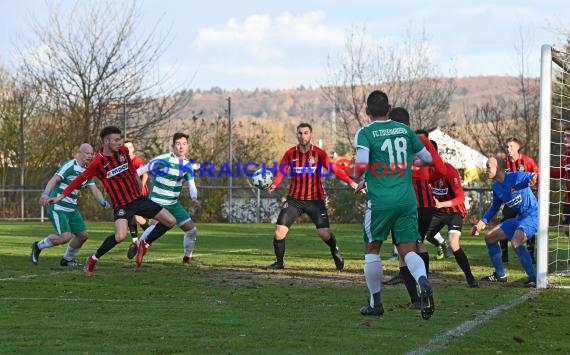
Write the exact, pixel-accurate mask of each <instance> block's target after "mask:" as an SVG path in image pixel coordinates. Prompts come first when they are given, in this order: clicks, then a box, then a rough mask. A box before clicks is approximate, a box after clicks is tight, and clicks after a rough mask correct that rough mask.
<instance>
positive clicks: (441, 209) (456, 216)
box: [426, 140, 479, 287]
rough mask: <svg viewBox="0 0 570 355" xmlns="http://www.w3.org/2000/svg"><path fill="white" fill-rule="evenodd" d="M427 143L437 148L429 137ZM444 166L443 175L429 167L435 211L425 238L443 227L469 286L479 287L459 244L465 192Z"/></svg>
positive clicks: (451, 170)
mask: <svg viewBox="0 0 570 355" xmlns="http://www.w3.org/2000/svg"><path fill="white" fill-rule="evenodd" d="M430 142H431V143H432V145H433V146H434V148H435V149H436V150H437V143H436V142H434V141H433V140H430ZM445 166H446V168H447V169H446V170H447V172H446V173H445V175H442V174H439V173H437V172H435V170H432V171H433V173H432V174H430V185H431V190H432V193H433V199H434V202H435V207H436V209H437V210H436V211H435V213H434V214H433V217H432V219H431V223H430V225H429V227H428V230H427V232H426V238H427V237H433V236H434V235H435V234H437V233H438V232H439V231H440V230H441V229H442V228H443V226H447V238H448V240H449V246H450V247H451V250H452V251H453V256H455V261H456V262H457V265H459V267H460V268H461V270H463V273H464V274H465V278H466V279H467V284H468V285H469V287H479V284H478V283H477V281H476V280H475V277H473V273H472V272H471V266H470V265H469V260H468V259H467V255H465V252H464V251H463V249H461V246H460V245H459V238H460V237H461V229H462V227H463V218H465V216H466V215H467V210H466V209H465V193H464V192H463V186H462V185H461V178H460V177H459V173H458V172H457V169H455V168H454V167H453V166H452V165H451V164H449V163H445Z"/></svg>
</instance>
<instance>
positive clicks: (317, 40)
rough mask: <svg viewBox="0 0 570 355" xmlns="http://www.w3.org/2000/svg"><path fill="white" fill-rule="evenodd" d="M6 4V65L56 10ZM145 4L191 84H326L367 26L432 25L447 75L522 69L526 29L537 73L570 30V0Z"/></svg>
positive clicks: (437, 57) (391, 34) (0, 54)
mask: <svg viewBox="0 0 570 355" xmlns="http://www.w3.org/2000/svg"><path fill="white" fill-rule="evenodd" d="M81 1H87V0H81ZM91 1H96V0H91ZM97 1H98V0H97ZM116 1H120V0H116ZM0 3H1V11H0V64H2V65H7V66H9V65H10V64H11V63H12V62H13V53H14V48H15V47H14V43H15V42H19V41H20V39H21V38H26V36H27V37H29V36H30V31H29V19H30V16H31V15H33V16H34V17H35V18H37V19H39V20H40V21H45V19H46V14H47V11H46V4H45V1H44V0H19V1H18V0H16V1H12V0H0ZM72 3H73V2H72V1H65V2H64V4H65V5H68V4H72ZM140 4H141V10H142V14H143V17H142V18H141V21H142V23H143V24H144V25H145V26H147V28H148V27H150V26H152V25H154V24H155V23H156V22H157V21H158V20H160V25H159V26H161V27H162V29H167V28H169V29H170V34H171V37H172V44H171V45H170V46H169V47H168V49H167V52H166V53H164V55H163V56H162V58H161V61H160V69H159V71H160V72H163V71H172V70H175V72H176V73H177V74H176V80H180V82H182V81H184V82H190V86H191V87H190V88H191V89H196V88H201V89H209V88H211V87H214V86H218V87H221V88H224V89H235V88H241V89H253V88H256V87H258V88H272V89H275V88H291V87H298V86H300V85H304V86H312V87H315V86H318V85H319V84H320V83H323V82H325V68H326V62H327V56H329V55H331V56H335V55H337V54H338V53H341V52H342V51H343V44H344V42H345V39H346V34H347V31H349V30H350V28H352V27H353V26H362V25H365V26H366V31H367V33H368V35H370V36H371V38H372V39H373V40H374V41H378V42H383V43H397V42H398V41H400V40H402V39H403V38H404V37H405V31H406V30H407V29H409V28H412V30H413V31H415V32H418V33H419V32H420V31H421V30H422V29H425V32H426V34H427V36H428V42H429V45H430V48H431V56H432V58H433V62H434V63H436V64H437V65H439V67H440V68H441V72H442V74H448V73H452V72H453V73H456V74H457V75H458V76H473V75H509V74H516V73H517V72H518V68H517V65H516V59H517V55H516V51H515V43H517V37H518V36H519V35H520V32H521V30H522V31H523V32H525V33H527V32H528V33H530V35H529V36H528V38H527V42H528V44H529V45H531V46H532V47H531V48H533V51H532V53H530V56H529V65H530V70H531V73H530V74H531V75H535V76H537V75H538V72H539V56H540V46H541V45H542V44H556V43H559V42H560V41H561V40H562V39H564V38H563V37H562V38H561V37H560V35H559V34H558V33H557V32H556V31H554V29H557V28H564V29H567V30H568V31H570V3H569V2H568V0H553V1H548V0H541V1H525V0H518V1H513V0H501V1H461V0H440V1H420V0H417V1H416V0H398V1H379V0H375V1H364V0H351V1H330V0H326V1H325V0H322V1H321V0H314V1H313V0H304V1H300V0H287V1H270V0H263V1H261V0H242V1H236V0H233V1H229V0H228V1H226V0H218V1H191V0H185V1H183V0H178V1H176V0H146V1H141V3H140ZM428 4H429V5H428ZM173 68H174V69H173Z"/></svg>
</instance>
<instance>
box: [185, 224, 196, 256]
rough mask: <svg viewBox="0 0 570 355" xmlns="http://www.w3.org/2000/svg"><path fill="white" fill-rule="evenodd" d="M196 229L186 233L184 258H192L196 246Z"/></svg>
mask: <svg viewBox="0 0 570 355" xmlns="http://www.w3.org/2000/svg"><path fill="white" fill-rule="evenodd" d="M196 232H197V230H196V227H194V228H192V229H190V230H189V231H188V232H186V233H184V242H183V245H184V256H192V253H193V252H194V245H196Z"/></svg>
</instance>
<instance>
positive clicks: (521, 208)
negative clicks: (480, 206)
mask: <svg viewBox="0 0 570 355" xmlns="http://www.w3.org/2000/svg"><path fill="white" fill-rule="evenodd" d="M534 175H535V173H528V172H524V171H516V172H508V173H506V174H505V180H504V181H503V183H500V182H498V181H495V182H493V185H492V186H491V188H492V189H493V202H492V203H491V207H489V209H488V210H487V212H485V214H484V215H483V218H481V220H482V221H483V222H485V223H489V221H490V220H491V218H493V216H495V214H497V212H498V211H499V208H500V207H501V205H502V204H503V203H504V204H505V205H507V206H509V207H510V208H512V209H513V210H514V211H515V212H516V214H517V216H522V217H524V216H529V215H531V214H533V213H538V201H537V199H536V197H535V196H534V194H533V193H532V190H531V189H530V187H529V186H528V184H529V183H530V181H531V180H532V178H533V176H534Z"/></svg>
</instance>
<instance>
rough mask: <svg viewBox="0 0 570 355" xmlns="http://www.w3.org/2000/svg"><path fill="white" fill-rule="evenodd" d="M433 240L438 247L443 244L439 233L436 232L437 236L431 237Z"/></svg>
mask: <svg viewBox="0 0 570 355" xmlns="http://www.w3.org/2000/svg"><path fill="white" fill-rule="evenodd" d="M433 239H435V240H437V242H438V243H439V245H441V244H443V242H444V241H445V240H444V239H443V237H442V236H441V234H440V233H439V232H437V234H436V235H434V236H433Z"/></svg>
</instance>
